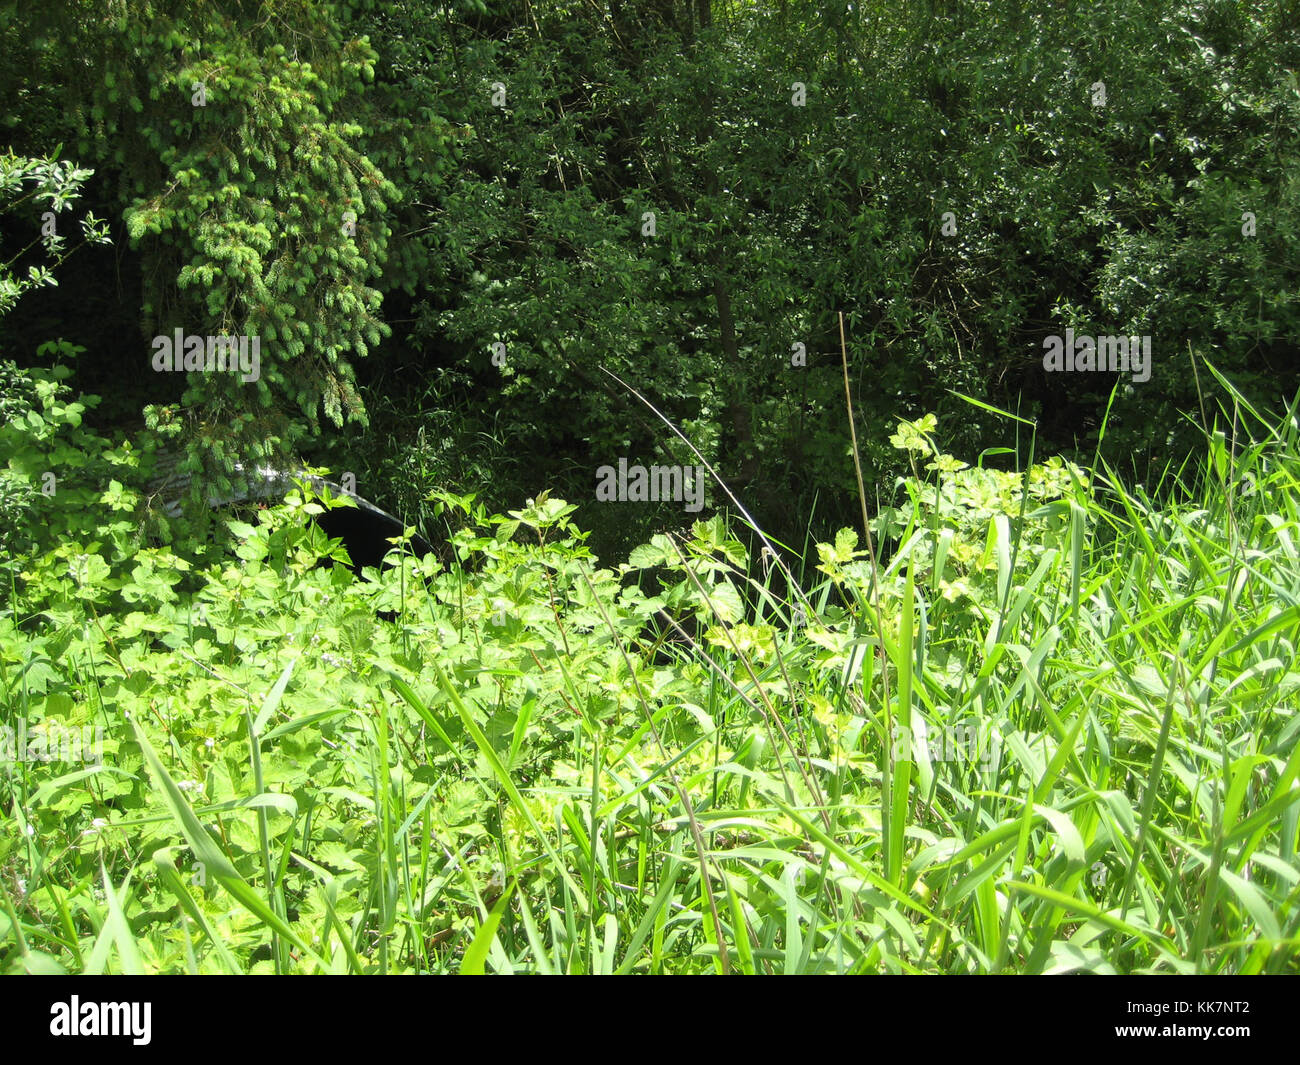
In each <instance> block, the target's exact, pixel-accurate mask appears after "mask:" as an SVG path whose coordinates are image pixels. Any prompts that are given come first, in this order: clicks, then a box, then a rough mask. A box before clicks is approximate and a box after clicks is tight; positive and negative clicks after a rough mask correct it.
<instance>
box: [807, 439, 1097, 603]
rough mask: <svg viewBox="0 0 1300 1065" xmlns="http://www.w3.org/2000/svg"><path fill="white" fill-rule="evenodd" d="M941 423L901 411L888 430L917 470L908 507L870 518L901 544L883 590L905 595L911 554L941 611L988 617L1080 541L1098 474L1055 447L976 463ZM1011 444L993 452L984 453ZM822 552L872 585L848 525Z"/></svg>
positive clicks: (829, 566) (826, 566) (908, 484)
mask: <svg viewBox="0 0 1300 1065" xmlns="http://www.w3.org/2000/svg"><path fill="white" fill-rule="evenodd" d="M937 426H938V420H937V418H936V417H935V416H934V415H933V414H927V415H925V416H924V417H922V418H918V419H917V420H915V421H906V420H900V422H899V426H898V430H897V431H896V432H895V433H894V434H893V436H891V437H890V443H891V444H892V445H893V446H894V447H895V448H897V449H899V450H901V451H904V452H906V453H907V455H908V458H909V460H910V464H911V467H912V475H911V476H910V477H900V478H899V479H898V481H897V482H896V485H895V487H896V488H899V489H902V490H903V491H904V492H905V493H906V495H907V499H908V506H906V507H901V506H900V507H884V508H881V510H880V511H879V512H878V513H877V515H876V517H875V518H874V519H873V521H872V529H873V531H874V533H875V534H876V535H877V536H878V537H879V538H880V540H881V541H882V542H888V543H893V544H896V545H897V550H896V551H895V552H894V553H893V556H892V558H891V559H890V560H889V561H888V563H887V564H885V563H882V565H881V567H880V592H881V597H882V599H883V600H892V601H895V602H898V601H901V600H902V597H903V588H904V583H905V579H906V578H905V569H904V568H905V565H906V564H908V563H909V562H910V564H911V565H912V567H913V579H914V580H915V582H916V587H917V589H918V591H920V592H922V593H923V594H924V593H928V594H929V596H930V598H931V600H932V603H933V606H932V607H931V609H933V610H934V611H935V612H936V614H937V615H949V616H951V619H952V620H953V621H954V622H958V623H960V622H961V621H962V620H963V619H964V620H965V622H966V623H971V624H980V625H982V626H987V625H988V624H989V623H990V621H991V619H993V618H994V617H996V616H997V615H998V614H999V612H1000V611H1001V610H1003V609H1004V607H1005V605H1006V602H1007V599H1008V596H1009V594H1010V592H1011V591H1012V589H1013V588H1014V587H1015V586H1016V584H1017V582H1018V581H1023V580H1025V578H1027V577H1029V576H1030V575H1031V574H1034V573H1035V572H1036V571H1037V570H1038V569H1040V568H1043V569H1044V570H1045V571H1050V572H1052V573H1056V574H1058V575H1059V571H1054V570H1050V568H1049V567H1047V565H1046V564H1047V562H1048V561H1050V559H1049V557H1048V556H1049V555H1050V556H1051V558H1055V557H1056V553H1058V552H1071V551H1079V550H1082V545H1083V541H1084V536H1085V535H1086V531H1087V508H1086V502H1087V500H1089V499H1090V498H1091V495H1090V493H1091V488H1090V480H1089V477H1088V474H1087V473H1086V472H1085V471H1083V470H1081V469H1080V468H1079V467H1078V466H1076V465H1075V464H1074V463H1071V462H1068V461H1064V460H1062V459H1060V458H1058V457H1055V456H1054V457H1052V458H1050V459H1048V460H1047V461H1045V462H1041V463H1031V464H1030V466H1029V467H1028V469H1027V470H1025V471H1024V472H1021V473H1016V472H1012V471H1007V470H994V469H988V468H985V467H984V466H982V465H978V466H971V465H969V464H968V463H966V462H963V461H961V460H960V459H957V458H954V457H953V456H952V455H949V454H946V453H944V452H943V451H941V450H940V449H939V447H938V445H937V444H936V442H935V437H934V434H935V430H936V428H937ZM1008 451H1009V449H1003V448H999V449H993V450H992V451H991V452H990V451H986V452H984V453H983V454H982V455H981V458H980V461H981V463H982V461H983V458H984V457H985V456H986V455H989V454H991V453H1006V452H1008ZM922 462H924V466H921V465H920V464H921V463H922ZM818 552H819V555H820V558H821V565H820V566H819V567H818V568H819V569H820V570H821V571H822V572H823V573H826V574H827V575H828V576H830V577H831V578H832V579H833V580H835V581H837V582H850V583H853V584H855V585H856V586H857V587H859V588H863V589H870V588H872V587H873V585H874V578H873V576H872V569H873V567H872V565H871V563H870V562H869V561H866V560H864V559H863V557H862V556H863V555H864V554H865V552H862V551H860V550H858V549H857V536H856V534H854V533H852V532H851V531H850V530H843V531H841V533H840V535H839V536H838V537H837V539H836V542H835V544H834V545H831V544H819V545H818ZM1031 583H1037V582H1036V581H1034V582H1031ZM945 604H946V606H945Z"/></svg>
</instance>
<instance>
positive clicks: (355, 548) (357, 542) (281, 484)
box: [147, 452, 433, 573]
mask: <svg viewBox="0 0 1300 1065" xmlns="http://www.w3.org/2000/svg"><path fill="white" fill-rule="evenodd" d="M180 460H181V456H180V454H178V453H175V452H163V453H160V454H159V455H158V457H157V460H156V464H155V468H154V476H153V477H152V478H151V479H150V481H149V484H148V486H147V491H148V493H149V496H150V497H151V498H152V499H155V500H159V501H161V504H162V510H163V512H164V513H166V514H167V515H169V516H170V517H179V516H180V513H181V504H182V500H183V499H184V498H185V496H186V495H187V494H188V492H189V488H190V480H191V475H190V474H188V473H181V472H178V470H177V466H178V465H179V463H180ZM295 477H296V478H298V479H304V480H306V481H308V482H309V483H311V484H312V485H313V486H314V487H315V488H316V489H317V491H322V490H323V489H325V488H328V489H329V490H330V492H331V493H333V494H334V495H336V496H346V497H347V498H348V499H350V500H351V501H352V502H353V503H354V504H356V505H355V506H351V507H349V506H342V507H334V508H331V509H329V510H326V511H325V512H324V513H322V514H318V515H316V516H314V517H313V518H312V520H313V521H314V522H315V523H316V524H317V525H318V526H319V527H320V528H321V530H322V531H323V532H324V533H325V534H326V535H327V536H329V537H331V538H338V539H341V540H342V541H343V546H344V548H345V549H346V550H347V553H348V557H349V558H351V559H352V568H353V570H354V571H356V572H357V573H360V572H361V570H362V569H364V568H365V567H366V566H378V565H379V564H380V563H381V562H382V561H383V559H384V556H385V555H386V554H387V553H388V552H389V551H390V550H392V547H393V545H392V544H390V543H389V542H388V541H389V538H390V537H394V536H400V535H401V534H402V532H403V529H404V526H403V523H402V521H401V520H400V519H399V518H397V517H396V516H395V515H393V514H390V513H389V512H388V511H386V510H384V509H383V507H380V506H378V505H377V504H375V503H372V502H371V501H370V500H368V499H365V498H364V497H362V496H359V495H355V494H352V493H349V492H347V491H345V490H344V489H343V487H342V486H341V485H339V484H338V483H337V482H335V481H331V480H329V479H328V478H324V477H317V476H314V475H311V474H307V473H305V472H304V471H302V470H298V471H285V470H279V469H275V468H273V467H270V466H253V465H248V466H245V465H244V464H243V463H236V464H235V476H234V477H232V478H231V481H232V482H233V484H232V488H231V490H230V491H229V492H226V493H223V494H220V495H216V494H212V495H209V496H208V500H207V503H208V506H209V507H210V508H212V509H216V508H218V507H223V506H231V505H233V504H237V503H247V502H250V501H267V502H274V501H277V500H280V499H282V498H284V495H285V493H286V492H288V491H289V490H290V489H291V488H292V487H293V482H294V479H295ZM410 548H411V551H412V552H413V553H414V554H416V555H418V556H420V557H423V556H425V555H427V554H428V553H429V552H431V551H432V550H433V545H432V544H431V543H430V542H429V541H428V539H426V538H425V537H424V536H423V535H421V534H420V533H419V531H418V530H417V532H416V534H415V535H414V536H413V537H412V538H411V544H410Z"/></svg>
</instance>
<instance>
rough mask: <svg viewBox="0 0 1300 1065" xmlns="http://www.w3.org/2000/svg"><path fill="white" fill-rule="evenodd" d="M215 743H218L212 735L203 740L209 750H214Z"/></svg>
mask: <svg viewBox="0 0 1300 1065" xmlns="http://www.w3.org/2000/svg"><path fill="white" fill-rule="evenodd" d="M215 745H216V743H215V741H214V740H213V739H212V737H211V736H209V737H208V738H207V739H206V740H204V741H203V746H204V747H206V748H207V749H208V750H212V748H213V747H214V746H215Z"/></svg>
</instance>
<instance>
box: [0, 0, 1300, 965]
mask: <svg viewBox="0 0 1300 1065" xmlns="http://www.w3.org/2000/svg"><path fill="white" fill-rule="evenodd" d="M774 6H775V10H774V11H769V10H766V5H762V6H760V5H751V4H746V3H731V4H726V5H724V4H722V3H720V2H717V3H711V2H710V0H653V2H650V3H645V4H635V5H633V4H629V3H619V2H617V0H611V2H609V3H595V2H591V0H584V2H583V3H566V2H560V0H538V2H526V0H524V2H519V3H514V2H503V3H496V2H490V0H489V2H484V0H454V2H446V3H442V2H440V3H431V2H426V0H410V2H406V3H402V4H396V5H389V4H387V3H377V2H371V0H338V2H332V3H329V2H320V0H215V2H208V0H173V2H152V3H149V2H142V3H107V4H105V3H91V2H88V0H87V2H81V0H44V2H43V3H41V4H30V5H21V6H5V7H2V8H0V101H2V103H3V109H2V113H0V123H3V127H4V130H5V135H6V136H7V139H8V142H9V146H8V149H7V150H5V151H4V152H3V154H0V413H2V414H3V425H0V585H2V587H3V592H2V595H0V605H2V609H0V746H2V747H3V749H0V971H8V972H87V973H100V972H137V971H138V972H279V973H310V972H321V971H327V972H364V973H375V972H386V973H397V972H404V973H415V972H482V971H492V972H565V973H592V972H602V973H603V972H647V973H705V972H764V973H767V972H772V973H803V972H861V973H875V972H897V973H910V972H922V973H1048V972H1071V971H1089V972H1119V973H1134V972H1200V973H1279V972H1289V973H1297V972H1300V961H1298V960H1297V959H1298V958H1300V949H1298V948H1300V862H1298V861H1297V856H1296V848H1297V845H1298V844H1300V782H1298V780H1297V778H1298V777H1300V747H1298V746H1297V743H1296V740H1297V735H1298V734H1300V716H1298V715H1297V711H1296V697H1295V692H1296V688H1297V686H1298V685H1300V673H1297V670H1296V666H1295V661H1294V660H1295V647H1296V643H1297V640H1300V556H1298V555H1297V551H1298V550H1300V548H1298V546H1297V537H1298V536H1300V533H1298V532H1297V520H1298V518H1300V513H1298V510H1300V493H1298V492H1297V487H1298V485H1300V457H1298V453H1297V444H1298V443H1300V421H1298V420H1297V407H1298V404H1297V401H1296V399H1295V397H1296V396H1297V389H1298V388H1300V374H1298V373H1297V371H1298V370H1300V363H1298V362H1297V360H1296V357H1295V356H1296V341H1295V337H1296V336H1297V332H1298V327H1300V320H1298V307H1297V292H1298V291H1300V283H1298V278H1297V270H1298V269H1300V244H1297V241H1298V240H1300V237H1297V234H1298V233H1300V196H1298V195H1297V193H1298V191H1300V186H1297V183H1296V180H1295V173H1296V161H1297V159H1298V158H1300V145H1298V144H1297V138H1298V137H1300V122H1298V121H1297V120H1298V119H1300V83H1298V82H1297V75H1296V70H1297V68H1298V67H1300V27H1297V26H1296V25H1295V24H1294V20H1293V18H1292V16H1290V15H1289V13H1288V9H1287V7H1286V5H1283V4H1280V3H1276V2H1259V3H1253V2H1252V3H1237V2H1226V0H1222V2H1221V0H1202V2H1189V0H1182V2H1174V0H1153V2H1151V3H1142V4H1139V3H1135V2H1132V0H1101V2H1099V3H1096V4H1089V5H1057V4H1054V3H1042V4H1030V5H1025V4H1022V3H1017V2H1014V0H1005V2H1004V0H994V2H993V3H980V4H976V3H973V2H963V0H928V2H907V3H900V4H874V3H869V4H867V5H865V6H864V5H861V4H857V3H853V4H850V3H841V2H832V3H822V4H813V3H807V2H801V0H788V2H783V3H780V4H777V5H774ZM841 315H842V317H841ZM176 331H179V332H180V335H181V336H182V337H183V336H188V335H194V336H199V337H210V336H231V337H234V336H242V337H246V338H248V337H252V338H256V339H257V340H258V341H259V344H260V347H259V348H258V349H257V350H259V351H260V359H261V362H260V366H259V368H258V372H256V373H254V374H251V375H249V376H248V377H247V379H245V378H243V377H241V375H240V374H238V373H232V372H228V371H216V372H204V371H202V370H194V371H192V372H180V373H177V372H154V371H155V367H156V365H157V364H156V362H154V358H155V351H156V346H155V345H156V339H157V338H163V339H168V338H171V337H172V336H173V335H174V334H175V333H176ZM1067 334H1068V335H1070V336H1086V337H1090V338H1091V337H1096V338H1102V337H1110V336H1122V337H1129V336H1132V337H1134V338H1135V339H1136V338H1139V337H1147V338H1150V340H1151V343H1152V350H1153V355H1152V358H1151V362H1150V366H1149V370H1150V374H1149V377H1147V376H1143V375H1138V374H1132V375H1130V374H1128V373H1126V372H1120V373H1117V372H1101V371H1079V372H1054V371H1052V370H1050V369H1048V368H1047V365H1046V364H1045V362H1044V350H1045V346H1044V342H1045V340H1048V339H1049V338H1050V337H1052V336H1059V335H1067ZM1097 347H1098V349H1100V342H1099V343H1098V345H1097ZM175 449H181V450H183V451H184V454H185V459H184V462H183V463H182V469H184V470H187V471H188V472H190V473H191V474H192V475H193V476H192V477H191V478H190V480H189V482H188V483H189V486H190V497H189V499H188V500H187V506H186V508H185V511H184V513H183V514H182V516H180V517H169V516H168V515H167V513H166V512H165V509H164V506H163V504H164V503H165V502H166V501H165V500H163V499H160V498H158V497H157V496H156V495H155V494H154V493H152V492H151V490H150V487H149V486H150V484H151V478H152V476H153V474H154V472H155V470H156V468H157V465H158V463H159V462H160V461H161V460H162V458H163V455H164V453H165V452H166V451H167V450H175ZM620 459H627V460H628V461H629V462H632V463H637V462H641V463H645V464H647V465H649V464H651V463H655V464H665V465H668V464H672V465H674V466H685V467H695V466H696V465H698V466H700V467H703V468H706V469H707V471H708V486H707V505H705V506H704V507H703V508H702V509H701V510H699V511H696V510H694V509H692V507H691V506H689V505H688V506H685V507H684V506H683V504H682V500H681V499H677V500H676V501H672V500H665V501H658V502H636V501H631V500H624V501H621V502H601V501H600V494H599V483H600V476H601V475H600V473H599V470H600V468H602V467H608V466H612V465H616V464H617V463H618V462H619V460H620ZM261 462H272V463H275V464H277V465H280V466H284V465H287V464H295V465H297V464H299V463H307V464H309V465H308V466H307V469H319V468H323V467H329V468H331V469H333V470H334V471H336V472H337V471H351V472H354V473H355V474H356V477H357V481H358V488H359V491H360V492H362V493H363V494H364V495H365V496H367V497H369V498H372V499H375V500H378V501H380V502H383V503H384V504H386V505H387V506H389V507H390V508H392V509H393V510H394V511H395V512H397V513H399V514H400V515H402V517H403V518H405V519H406V520H408V521H409V522H410V524H411V530H410V532H411V533H414V531H415V529H416V527H417V526H418V527H419V528H420V529H421V530H422V532H423V533H424V535H426V536H427V537H428V538H429V539H430V540H431V541H432V542H434V543H435V545H436V547H435V550H434V551H433V552H432V553H429V554H425V555H423V556H422V557H416V556H415V555H413V554H412V553H411V552H410V550H409V535H408V538H407V541H406V542H405V543H404V542H401V538H399V542H397V543H395V544H394V545H393V552H392V553H391V554H390V556H389V560H388V561H389V564H388V565H386V566H384V567H380V568H370V569H367V570H366V571H365V572H364V573H362V574H356V573H354V572H352V571H351V570H350V569H349V568H347V567H345V566H342V565H322V564H321V563H322V562H329V561H334V562H338V561H346V555H345V552H344V550H343V548H342V546H341V545H340V544H339V542H338V541H331V540H329V538H328V537H327V536H326V535H325V534H324V533H323V532H322V531H321V529H320V527H319V526H318V525H316V524H314V523H313V521H312V520H311V519H312V518H313V517H315V516H319V515H322V514H324V513H326V512H328V511H331V510H334V509H335V508H338V507H347V506H351V505H353V504H352V501H351V500H350V499H348V498H347V497H346V496H344V497H335V496H333V495H331V494H330V493H328V492H321V491H319V490H318V489H317V488H316V487H313V482H310V481H308V480H307V479H306V477H305V476H304V477H303V478H300V479H299V482H298V485H297V487H296V488H295V489H294V490H293V491H291V492H290V493H289V494H288V496H287V497H286V498H285V499H283V501H278V500H277V501H273V502H272V504H271V505H269V506H265V505H244V506H236V507H226V508H219V509H212V508H209V507H206V506H204V505H203V502H204V499H205V498H206V497H207V496H208V495H223V494H225V493H226V492H227V490H228V489H229V488H230V486H231V482H232V481H233V480H236V479H238V477H239V476H240V475H241V473H240V470H237V469H236V464H237V463H240V464H242V466H243V468H244V469H245V470H246V469H247V468H248V467H249V466H252V465H256V464H257V463H261ZM593 483H595V484H596V485H597V488H596V491H595V492H593ZM664 483H665V484H666V483H667V481H665V482H664Z"/></svg>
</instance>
